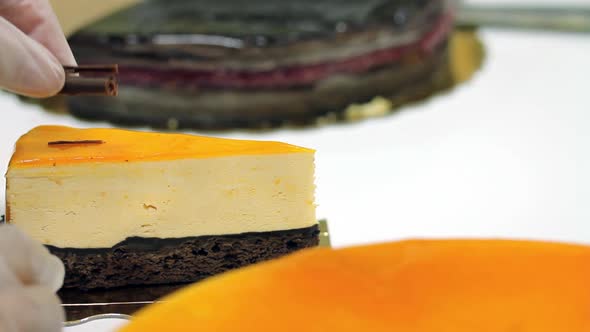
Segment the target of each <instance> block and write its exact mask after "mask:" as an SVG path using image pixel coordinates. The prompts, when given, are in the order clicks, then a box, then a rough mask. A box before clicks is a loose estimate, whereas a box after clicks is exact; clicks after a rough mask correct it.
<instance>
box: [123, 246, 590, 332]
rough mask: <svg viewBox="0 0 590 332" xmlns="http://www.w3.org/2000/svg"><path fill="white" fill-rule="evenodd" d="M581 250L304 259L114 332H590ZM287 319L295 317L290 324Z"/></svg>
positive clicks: (174, 302) (237, 279)
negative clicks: (237, 331) (237, 328)
mask: <svg viewBox="0 0 590 332" xmlns="http://www.w3.org/2000/svg"><path fill="white" fill-rule="evenodd" d="M588 280H590V247H588V246H581V245H568V244H558V243H546V242H530V241H497V240H419V241H402V242H396V243H386V244H379V245H370V246H361V247H352V248H346V249H337V250H330V249H323V248H321V249H311V250H305V251H302V252H300V253H296V254H293V255H290V256H288V257H285V258H282V259H278V260H274V261H271V262H267V263H263V264H257V265H254V266H250V267H247V268H244V269H240V270H237V271H233V272H230V273H226V274H223V275H221V276H218V277H214V278H210V279H208V280H205V281H203V282H202V283H197V284H195V285H192V286H189V287H187V288H185V289H183V290H181V291H179V292H177V293H176V294H173V295H171V296H169V297H166V298H163V299H162V302H161V303H158V304H155V305H152V306H149V307H147V308H145V309H144V310H142V311H141V312H140V313H138V314H137V315H135V316H134V318H133V320H132V321H131V323H130V324H129V325H127V326H126V327H124V328H123V329H122V330H121V332H140V331H141V332H151V331H154V332H155V331H163V330H165V331H170V332H174V331H216V332H224V331H227V332H230V331H231V332H233V331H236V327H239V330H240V331H242V332H248V331H252V332H254V331H256V332H258V331H261V330H262V331H283V332H290V331H293V332H299V331H311V332H320V331H340V332H341V331H351V332H352V331H354V332H358V331H371V332H386V331H387V332H389V331H399V332H419V331H438V332H451V331H452V332H474V331H489V332H491V331H494V332H497V331H519V332H555V331H571V332H582V331H589V330H590V315H589V310H590V309H589V308H590V284H589V283H588ZM295 313H296V314H295Z"/></svg>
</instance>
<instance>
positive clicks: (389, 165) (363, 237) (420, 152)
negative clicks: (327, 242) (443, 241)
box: [0, 30, 590, 332]
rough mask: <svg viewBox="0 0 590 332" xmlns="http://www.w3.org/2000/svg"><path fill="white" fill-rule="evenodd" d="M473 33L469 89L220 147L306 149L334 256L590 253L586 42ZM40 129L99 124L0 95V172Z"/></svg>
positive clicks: (97, 327)
mask: <svg viewBox="0 0 590 332" xmlns="http://www.w3.org/2000/svg"><path fill="white" fill-rule="evenodd" d="M480 35H481V37H482V39H483V41H484V43H485V46H486V52H487V59H486V62H485V65H484V67H483V68H482V69H481V71H480V72H479V73H478V74H477V75H476V76H475V77H474V79H473V80H472V81H470V82H468V83H467V84H465V85H463V86H460V87H459V88H456V89H454V90H453V91H451V92H449V93H446V94H444V95H439V96H437V97H434V98H432V99H430V100H429V101H427V102H425V103H422V104H418V105H414V106H410V107H406V108H405V109H404V111H403V112H401V113H398V114H395V115H393V116H388V117H385V118H381V119H373V120H369V121H365V122H361V123H358V124H352V125H343V126H328V127H324V128H321V129H311V130H302V131H301V130H299V131H296V130H278V131H274V132H270V133H264V134H252V133H241V132H236V133H226V134H224V135H223V136H226V137H239V138H254V139H272V140H281V141H286V142H290V143H294V144H300V145H303V146H309V147H313V148H316V149H317V151H318V152H317V160H316V163H317V171H316V175H317V179H316V183H317V187H318V188H317V203H318V204H319V207H318V217H320V218H327V219H328V220H329V226H330V230H331V237H332V241H333V244H334V245H335V246H345V245H354V244H361V243H370V242H380V241H390V240H397V239H404V238H415V237H501V238H526V239H543V240H557V241H571V242H580V243H590V222H589V220H590V204H589V203H590V171H589V170H590V37H589V36H587V35H586V36H583V35H566V34H553V33H531V32H507V31H499V30H484V31H482V32H481V34H480ZM41 124H63V125H72V126H79V127H91V126H109V125H108V124H106V123H87V122H82V121H78V120H75V119H73V118H71V117H69V116H66V115H55V114H49V113H47V112H45V111H43V110H41V109H39V108H38V107H35V106H31V105H25V104H22V103H20V102H19V101H18V100H17V99H16V98H15V97H13V96H11V95H8V94H1V93H0V135H1V136H0V138H1V139H0V172H4V171H5V166H6V164H7V163H8V160H9V158H10V155H11V153H12V149H13V144H14V142H15V141H16V140H17V138H18V137H19V136H20V135H21V134H23V133H25V132H26V131H27V130H29V129H31V128H32V127H34V126H37V125H41ZM3 181H4V179H2V180H0V187H3V186H4V182H3ZM3 200H4V191H3V190H2V191H0V201H3ZM3 213H4V206H3V205H2V204H0V214H3ZM120 324H121V321H117V320H110V321H99V322H94V323H91V324H88V325H84V326H78V327H72V328H67V329H66V331H69V332H70V331H110V330H113V329H114V328H115V327H116V326H118V325H120Z"/></svg>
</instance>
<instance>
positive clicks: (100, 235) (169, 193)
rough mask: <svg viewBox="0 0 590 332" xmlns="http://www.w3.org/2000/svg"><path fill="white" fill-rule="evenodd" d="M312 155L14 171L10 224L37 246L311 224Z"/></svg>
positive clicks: (9, 192) (10, 182)
mask: <svg viewBox="0 0 590 332" xmlns="http://www.w3.org/2000/svg"><path fill="white" fill-rule="evenodd" d="M313 158H314V156H313V153H286V154H268V155H245V156H227V157H217V158H206V159H179V160H163V161H145V162H129V163H82V164H69V165H63V166H60V165H58V166H42V167H24V168H12V169H9V171H8V173H7V207H8V209H9V210H10V222H11V223H13V224H15V225H17V226H18V227H20V228H21V229H23V230H24V231H25V232H27V233H28V234H29V235H31V236H32V237H33V238H35V239H37V240H39V241H41V242H42V243H44V244H48V245H52V246H57V247H61V248H105V247H112V246H114V245H116V244H117V243H119V242H121V241H123V240H125V239H126V238H128V237H133V236H138V237H156V238H180V237H189V236H202V235H222V234H239V233H245V232H269V231H278V230H288V229H297V228H304V227H309V226H312V225H315V224H316V217H315V203H314V189H315V186H314V160H313Z"/></svg>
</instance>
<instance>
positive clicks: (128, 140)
mask: <svg viewBox="0 0 590 332" xmlns="http://www.w3.org/2000/svg"><path fill="white" fill-rule="evenodd" d="M296 152H309V153H313V152H314V151H313V150H310V149H306V148H301V147H297V146H293V145H289V144H285V143H280V142H263V141H248V140H232V139H223V138H214V137H204V136H196V135H186V134H167V133H149V132H139V131H130V130H121V129H75V128H70V127H63V126H41V127H37V128H34V129H33V130H31V131H30V132H28V133H27V134H25V135H23V136H22V137H21V138H20V139H19V140H18V142H17V143H16V150H15V152H14V154H13V156H12V159H11V161H10V167H28V166H52V165H64V164H78V163H85V162H133V161H157V160H170V159H186V158H211V157H224V156H235V155H255V154H279V153H296Z"/></svg>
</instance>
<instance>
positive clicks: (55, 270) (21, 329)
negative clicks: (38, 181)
mask: <svg viewBox="0 0 590 332" xmlns="http://www.w3.org/2000/svg"><path fill="white" fill-rule="evenodd" d="M63 278H64V266H63V264H62V263H61V261H60V260H59V259H58V258H57V257H55V256H53V255H51V254H50V253H49V251H48V250H47V249H46V248H45V247H44V246H42V245H41V244H39V243H37V242H35V241H33V240H32V239H30V238H29V237H28V236H26V235H25V234H24V233H23V232H21V231H20V230H18V229H17V228H16V227H14V226H12V225H1V226H0V331H2V332H37V331H39V332H41V331H43V332H46V331H47V332H58V331H61V329H62V326H63V321H64V318H65V315H64V311H63V309H62V308H61V305H60V301H59V299H58V297H57V296H56V295H55V292H56V291H57V290H58V289H59V288H60V287H61V285H62V283H63Z"/></svg>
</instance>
